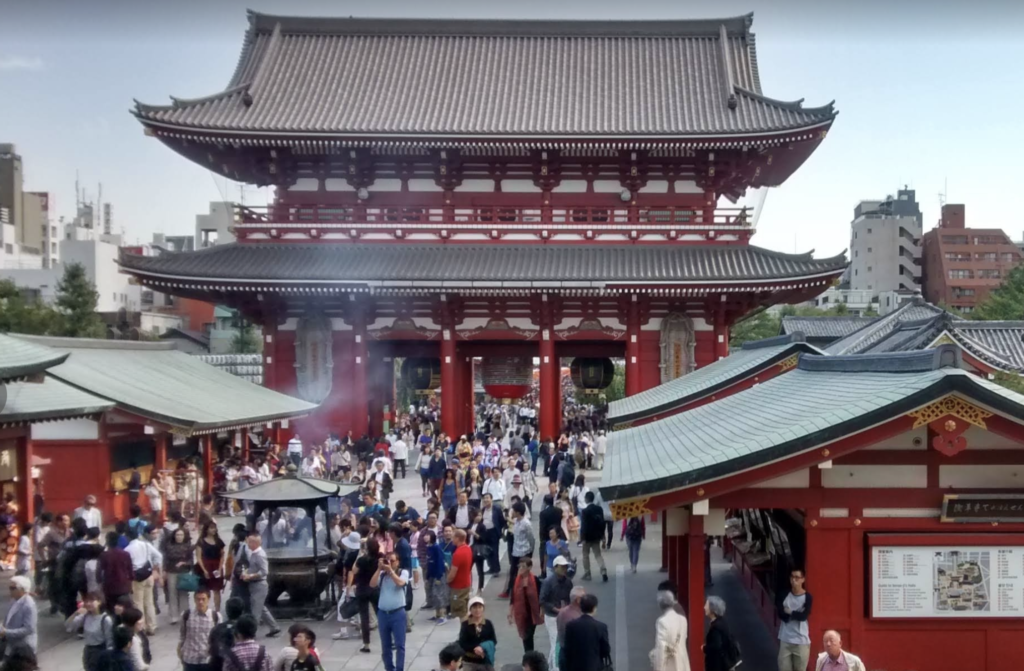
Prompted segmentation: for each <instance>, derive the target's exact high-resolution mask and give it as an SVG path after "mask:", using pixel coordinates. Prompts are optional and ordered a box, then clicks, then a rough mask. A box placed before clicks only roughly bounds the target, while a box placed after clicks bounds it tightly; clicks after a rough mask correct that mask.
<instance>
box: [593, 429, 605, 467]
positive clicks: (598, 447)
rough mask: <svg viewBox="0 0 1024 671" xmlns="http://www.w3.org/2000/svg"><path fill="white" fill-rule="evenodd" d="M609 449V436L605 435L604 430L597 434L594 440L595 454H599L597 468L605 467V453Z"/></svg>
mask: <svg viewBox="0 0 1024 671" xmlns="http://www.w3.org/2000/svg"><path fill="white" fill-rule="evenodd" d="M607 451H608V436H606V435H604V431H602V432H600V433H599V434H597V438H596V439H595V440H594V454H595V455H597V464H596V468H597V470H599V471H600V470H603V469H604V455H605V453H606V452H607Z"/></svg>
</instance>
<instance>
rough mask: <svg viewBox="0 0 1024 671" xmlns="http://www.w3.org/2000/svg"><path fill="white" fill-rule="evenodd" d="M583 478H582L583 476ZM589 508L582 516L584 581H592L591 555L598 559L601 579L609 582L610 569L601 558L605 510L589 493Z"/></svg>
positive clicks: (585, 509) (581, 536)
mask: <svg viewBox="0 0 1024 671" xmlns="http://www.w3.org/2000/svg"><path fill="white" fill-rule="evenodd" d="M581 477H582V476H581ZM583 499H584V501H585V502H586V504H587V507H586V508H584V509H583V512H582V513H581V514H580V538H582V539H583V579H584V580H590V579H591V577H590V553H591V552H593V553H594V556H596V557H597V564H598V566H600V567H601V579H602V580H604V581H605V582H608V569H607V568H605V565H604V557H602V556H601V543H602V542H604V510H603V509H602V508H601V506H599V505H597V504H596V503H594V492H587V493H586V495H584V497H583Z"/></svg>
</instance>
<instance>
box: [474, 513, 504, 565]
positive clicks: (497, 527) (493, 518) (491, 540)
mask: <svg viewBox="0 0 1024 671" xmlns="http://www.w3.org/2000/svg"><path fill="white" fill-rule="evenodd" d="M480 505H481V507H480V512H482V513H483V514H484V529H485V530H486V533H485V534H484V542H485V543H486V544H487V547H489V548H491V554H490V557H488V563H489V564H490V568H489V569H488V573H501V562H500V561H499V559H498V549H499V548H500V546H501V537H502V535H503V534H504V533H505V526H506V520H505V512H504V511H503V510H502V509H501V506H499V505H498V504H496V503H494V499H493V497H492V496H491V495H490V494H484V498H483V501H482V503H481V504H480Z"/></svg>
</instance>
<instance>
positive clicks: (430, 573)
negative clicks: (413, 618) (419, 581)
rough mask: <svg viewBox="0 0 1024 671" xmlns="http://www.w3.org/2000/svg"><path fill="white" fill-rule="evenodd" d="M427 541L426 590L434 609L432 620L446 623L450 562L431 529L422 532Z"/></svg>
mask: <svg viewBox="0 0 1024 671" xmlns="http://www.w3.org/2000/svg"><path fill="white" fill-rule="evenodd" d="M422 533H423V535H424V537H425V538H426V543H427V566H426V569H425V571H424V580H425V582H424V583H423V584H424V591H425V592H426V596H427V605H426V607H427V608H433V609H434V617H432V618H430V621H431V622H434V623H436V624H444V623H445V622H447V621H448V620H446V619H445V617H444V615H445V612H447V610H448V583H447V581H446V579H445V578H446V576H447V575H448V564H447V563H446V561H445V556H444V550H443V549H442V548H441V544H440V543H439V542H437V534H435V533H434V532H433V531H430V530H429V529H428V530H426V531H423V532H422Z"/></svg>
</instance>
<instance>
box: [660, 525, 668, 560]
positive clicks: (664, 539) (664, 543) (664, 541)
mask: <svg viewBox="0 0 1024 671" xmlns="http://www.w3.org/2000/svg"><path fill="white" fill-rule="evenodd" d="M667 570H668V511H667V510H663V511H661V571H662V572H665V571H667Z"/></svg>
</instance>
